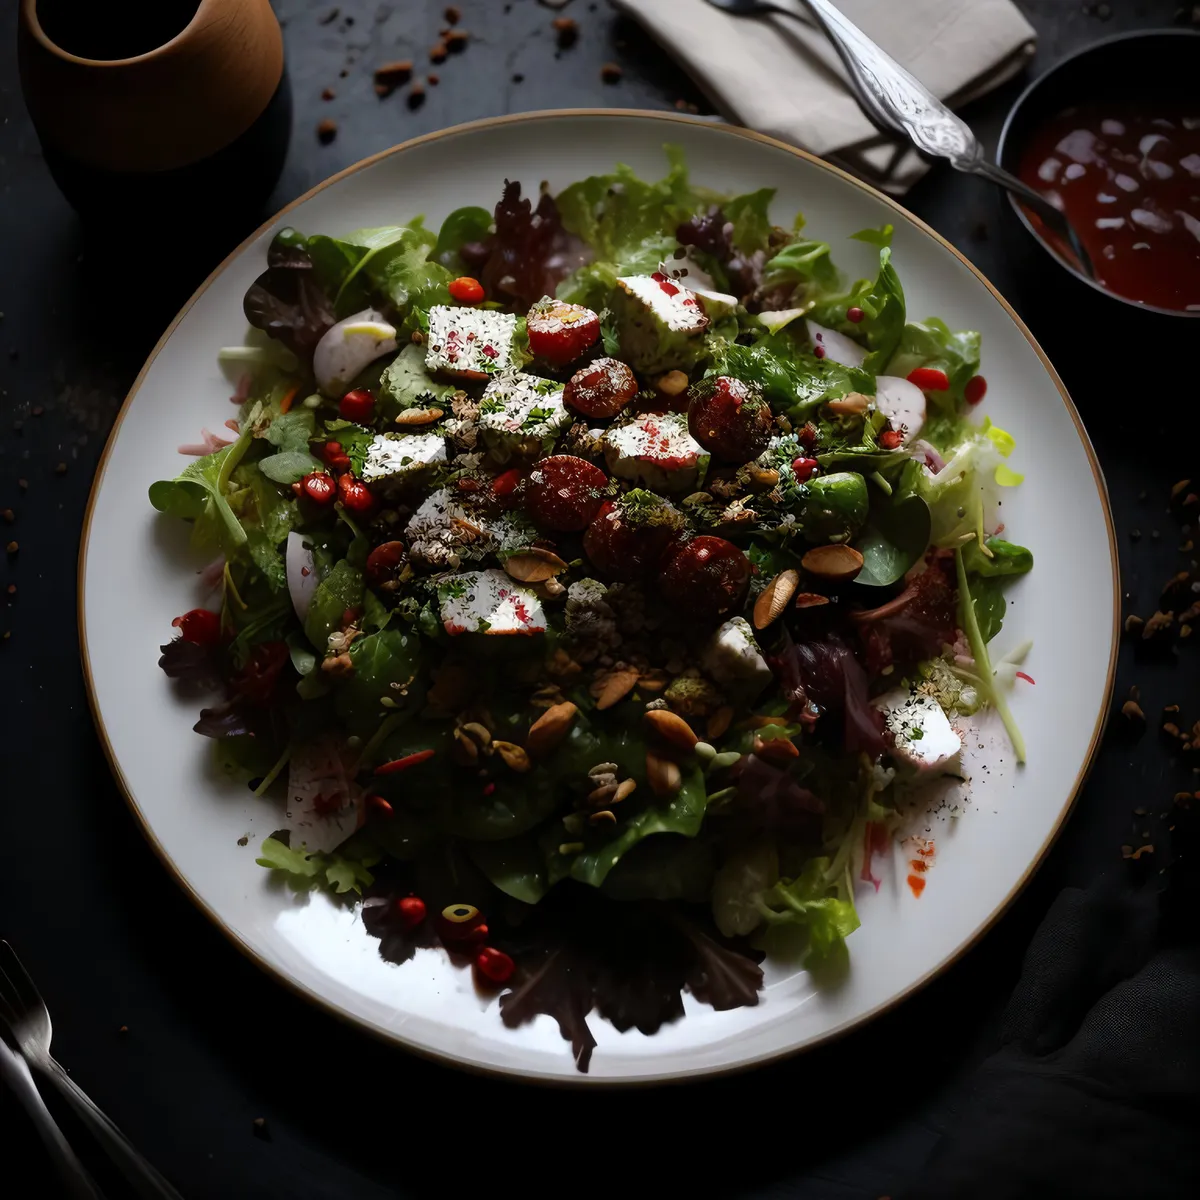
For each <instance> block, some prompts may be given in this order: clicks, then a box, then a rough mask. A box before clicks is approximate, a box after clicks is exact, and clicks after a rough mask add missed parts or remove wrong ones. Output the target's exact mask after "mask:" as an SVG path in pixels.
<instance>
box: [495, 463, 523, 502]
mask: <svg viewBox="0 0 1200 1200" xmlns="http://www.w3.org/2000/svg"><path fill="white" fill-rule="evenodd" d="M520 482H521V472H520V471H519V470H517V468H516V467H513V468H512V470H510V471H505V472H504V473H503V474H501V475H497V476H496V478H495V479H493V480H492V491H493V492H494V493H495V495H496V498H497V499H499V500H503V499H504V498H505V497H506V496H511V495H512V494H513V492H515V491H516V490H517V484H519V483H520Z"/></svg>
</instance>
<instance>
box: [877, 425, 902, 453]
mask: <svg viewBox="0 0 1200 1200" xmlns="http://www.w3.org/2000/svg"><path fill="white" fill-rule="evenodd" d="M903 440H904V438H903V435H901V434H900V433H898V432H897V431H896V430H895V429H885V430H884V431H883V432H882V433H881V434H880V435H879V444H880V445H881V446H882V447H883V448H884V449H885V450H899V449H900V443H901V442H902V441H903Z"/></svg>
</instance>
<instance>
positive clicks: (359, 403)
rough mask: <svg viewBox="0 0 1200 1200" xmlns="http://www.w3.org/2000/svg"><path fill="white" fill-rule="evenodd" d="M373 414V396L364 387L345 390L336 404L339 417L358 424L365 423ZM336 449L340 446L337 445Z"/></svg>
mask: <svg viewBox="0 0 1200 1200" xmlns="http://www.w3.org/2000/svg"><path fill="white" fill-rule="evenodd" d="M374 415H375V397H374V396H372V395H371V393H370V392H368V391H367V389H366V388H355V389H354V391H352V392H347V393H346V394H345V395H344V396H343V397H342V402H341V403H340V404H339V405H338V416H339V417H341V418H342V419H343V420H345V421H354V422H356V423H357V424H359V425H365V424H366V423H367V422H368V421H369V420H370V419H371V418H372V417H373V416H374ZM335 445H336V443H335ZM338 449H339V450H340V449H341V447H340V446H338Z"/></svg>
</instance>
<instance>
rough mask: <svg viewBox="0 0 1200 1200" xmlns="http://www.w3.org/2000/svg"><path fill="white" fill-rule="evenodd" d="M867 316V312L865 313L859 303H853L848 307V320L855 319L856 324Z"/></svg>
mask: <svg viewBox="0 0 1200 1200" xmlns="http://www.w3.org/2000/svg"><path fill="white" fill-rule="evenodd" d="M865 316H866V313H864V312H863V310H862V309H861V308H859V307H858V305H857V304H854V305H851V306H850V307H849V308H848V309H846V320H847V321H853V322H854V324H855V325H857V324H858V323H859V321H861V320H862V319H863V317H865Z"/></svg>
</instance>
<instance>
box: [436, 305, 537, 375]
mask: <svg viewBox="0 0 1200 1200" xmlns="http://www.w3.org/2000/svg"><path fill="white" fill-rule="evenodd" d="M516 330H517V318H516V317H515V316H513V315H512V314H511V313H501V312H492V311H491V310H490V309H486V308H454V307H452V306H451V305H448V304H435V305H434V306H433V308H431V309H430V310H429V337H428V341H427V346H428V349H427V350H426V352H425V366H426V367H427V368H428V369H429V370H430V371H442V372H443V373H444V374H446V375H455V376H458V377H460V378H463V379H487V378H488V377H489V376H490V375H495V374H497V373H498V372H500V371H506V370H508V369H509V368H510V367H511V366H512V362H513V353H512V351H513V335H514V334H515V333H516Z"/></svg>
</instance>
